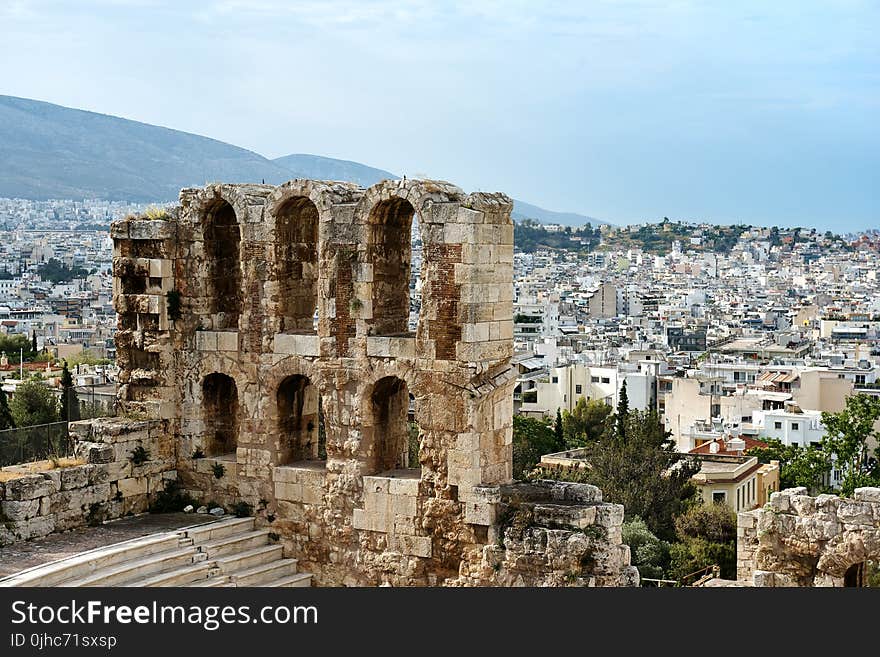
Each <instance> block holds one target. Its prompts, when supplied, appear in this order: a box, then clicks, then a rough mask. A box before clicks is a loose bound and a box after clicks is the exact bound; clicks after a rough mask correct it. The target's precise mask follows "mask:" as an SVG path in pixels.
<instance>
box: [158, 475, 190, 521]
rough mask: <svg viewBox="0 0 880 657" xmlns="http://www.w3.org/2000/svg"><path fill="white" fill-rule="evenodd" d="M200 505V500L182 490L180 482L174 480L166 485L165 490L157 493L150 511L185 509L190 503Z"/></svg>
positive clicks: (165, 511)
mask: <svg viewBox="0 0 880 657" xmlns="http://www.w3.org/2000/svg"><path fill="white" fill-rule="evenodd" d="M190 504H191V505H193V506H199V503H198V501H197V500H196V499H195V498H193V497H192V496H190V495H189V494H188V493H185V492H183V491H182V490H181V488H180V484H178V483H177V482H176V481H172V482H170V483H167V484H166V485H165V490H162V491H159V492H158V493H156V497H155V499H154V500H153V502H152V504H150V508H149V511H150V513H173V512H176V511H183V509H184V508H185V507H187V506H189V505H190Z"/></svg>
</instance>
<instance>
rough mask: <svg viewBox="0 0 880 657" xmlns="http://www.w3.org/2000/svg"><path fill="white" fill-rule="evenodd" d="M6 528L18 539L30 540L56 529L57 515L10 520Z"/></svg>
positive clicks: (46, 534)
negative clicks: (16, 520) (18, 520)
mask: <svg viewBox="0 0 880 657" xmlns="http://www.w3.org/2000/svg"><path fill="white" fill-rule="evenodd" d="M80 524H81V522H80ZM6 529H7V530H8V531H9V532H10V533H11V534H13V535H14V536H15V537H16V538H17V539H18V540H20V541H29V540H31V539H32V538H40V537H42V536H48V535H49V534H51V533H52V532H53V531H55V517H54V516H51V515H49V516H40V517H37V518H31V519H30V520H23V521H20V522H8V523H7V524H6Z"/></svg>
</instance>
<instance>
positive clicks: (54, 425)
mask: <svg viewBox="0 0 880 657" xmlns="http://www.w3.org/2000/svg"><path fill="white" fill-rule="evenodd" d="M72 455H73V442H72V441H71V440H70V433H69V432H68V430H67V422H51V423H50V424H35V425H33V426H30V427H22V428H20V429H4V430H3V431H0V467H5V466H7V465H16V464H18V463H30V462H31V461H41V460H44V459H51V458H63V457H65V456H72Z"/></svg>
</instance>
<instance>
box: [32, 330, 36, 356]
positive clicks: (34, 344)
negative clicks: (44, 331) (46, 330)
mask: <svg viewBox="0 0 880 657" xmlns="http://www.w3.org/2000/svg"><path fill="white" fill-rule="evenodd" d="M31 351H33V352H34V353H35V354H36V353H37V351H38V349H37V332H36V331H33V332H31Z"/></svg>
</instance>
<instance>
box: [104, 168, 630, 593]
mask: <svg viewBox="0 0 880 657" xmlns="http://www.w3.org/2000/svg"><path fill="white" fill-rule="evenodd" d="M511 209H512V202H511V200H510V199H509V198H508V197H507V196H505V195H503V194H488V193H472V194H464V193H463V192H462V191H461V190H460V189H459V188H457V187H455V186H453V185H451V184H449V183H446V182H436V181H425V180H410V181H385V182H382V183H379V184H377V185H374V186H373V187H371V188H369V189H366V190H365V189H362V188H360V187H358V186H355V185H352V184H347V183H339V182H320V181H310V180H294V181H290V182H288V183H285V184H283V185H281V186H279V187H273V186H270V185H221V184H215V185H209V186H207V187H205V188H203V189H185V190H183V191H182V192H181V194H180V204H179V206H176V207H174V208H172V209H171V210H169V211H168V212H167V214H166V215H165V216H160V217H153V218H148V217H139V218H128V219H126V220H123V221H117V222H114V224H113V226H112V229H111V232H112V237H113V240H114V281H115V290H114V292H115V294H114V299H115V304H116V309H117V311H118V313H119V325H118V332H117V334H116V343H117V353H118V362H119V365H120V368H121V373H120V381H121V388H120V401H121V405H122V408H123V412H124V414H126V415H127V416H129V417H134V418H139V417H140V418H144V419H149V420H151V421H153V422H159V423H160V424H161V425H162V427H163V431H164V434H165V436H166V437H167V444H169V445H171V446H172V448H173V451H174V456H173V462H174V470H175V472H176V480H177V482H178V484H179V486H181V487H182V489H183V490H185V491H186V492H188V493H190V494H191V495H193V496H195V497H197V498H199V499H202V500H212V501H215V502H217V503H220V504H224V505H226V506H227V508H231V507H233V506H234V505H236V504H239V503H241V502H244V503H246V504H249V505H250V507H251V508H252V509H253V510H254V513H255V514H256V516H257V518H258V522H259V523H260V524H262V525H264V526H265V527H267V528H271V530H272V532H273V533H274V535H276V536H277V540H278V541H280V542H281V543H282V544H283V546H284V549H285V555H286V556H292V557H295V558H297V559H298V560H299V564H300V567H301V568H302V569H303V570H307V571H310V572H311V573H313V574H314V580H315V581H316V582H317V583H318V584H321V585H382V584H390V585H394V586H399V585H601V586H615V585H631V584H636V583H638V573H637V571H636V570H635V568H633V567H631V566H630V565H629V550H628V548H627V547H626V546H625V545H622V544H621V537H620V528H621V523H622V520H623V508H622V507H621V506H620V505H615V504H607V503H604V502H602V498H601V493H600V491H598V490H597V489H595V488H594V487H591V486H585V485H576V484H557V483H554V482H544V483H539V484H514V483H513V482H512V480H511V471H512V447H511V444H512V414H513V413H512V400H513V386H514V384H515V377H516V373H515V371H514V369H512V368H511V366H510V358H511V356H512V350H513V341H512V331H513V322H512V301H513V280H512V277H513V271H512V267H513V265H512V263H513V224H512V221H511V219H510V212H511ZM414 217H417V218H418V225H419V228H420V239H421V246H422V248H421V259H420V262H418V263H417V262H414V261H413V259H412V253H411V247H410V245H411V237H412V233H411V231H412V226H413V219H414ZM416 265H418V270H419V274H420V276H419V280H420V288H419V289H418V290H417V292H418V294H415V292H416V291H415V290H414V289H413V288H414V286H413V285H411V283H412V281H413V279H414V278H415V277H414V272H413V269H414V267H415V266H416ZM413 308H418V309H419V311H418V321H417V322H416V323H415V326H412V325H411V324H410V313H411V309H413ZM100 434H101V430H100V423H98V424H96V425H95V427H94V430H93V431H92V432H91V433H90V441H92V442H93V443H94V444H100V443H101V442H102V439H101V436H100ZM163 444H165V443H163ZM148 494H150V493H149V492H148Z"/></svg>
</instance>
